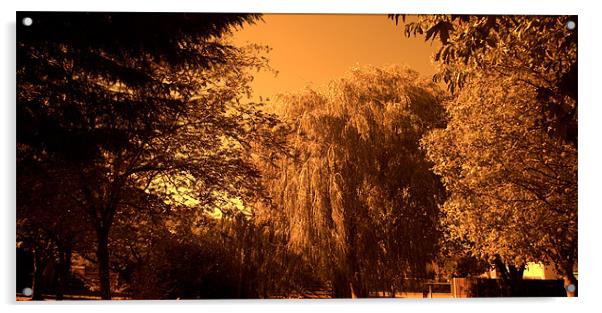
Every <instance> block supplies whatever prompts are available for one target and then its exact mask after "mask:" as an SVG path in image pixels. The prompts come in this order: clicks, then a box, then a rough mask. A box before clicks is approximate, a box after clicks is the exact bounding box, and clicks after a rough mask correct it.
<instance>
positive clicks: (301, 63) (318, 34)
mask: <svg viewBox="0 0 602 313" xmlns="http://www.w3.org/2000/svg"><path fill="white" fill-rule="evenodd" d="M263 19H264V22H258V23H257V24H255V25H250V26H246V27H245V28H243V29H242V30H241V31H238V32H236V33H234V35H233V38H232V40H233V41H234V43H235V44H244V43H247V42H252V43H258V44H266V45H268V46H270V47H271V48H272V49H273V50H272V51H271V52H270V53H269V55H268V57H269V58H270V64H271V66H272V67H273V68H274V69H276V70H277V71H279V74H278V76H277V77H273V74H271V73H259V74H257V75H256V76H255V81H254V82H253V84H252V87H253V89H254V94H255V96H263V97H273V96H274V95H275V94H278V93H282V92H288V91H294V90H299V89H302V88H303V87H305V86H307V85H311V86H315V87H319V86H321V85H324V84H326V83H328V82H329V81H330V80H332V79H335V78H338V77H341V76H343V75H344V73H345V72H346V71H347V70H348V69H350V68H351V67H352V66H354V65H355V64H359V65H375V66H381V65H387V64H406V65H408V66H409V67H411V68H413V69H415V70H417V71H419V72H420V73H422V74H424V75H428V76H429V77H430V76H432V75H433V73H434V71H435V68H434V67H433V65H432V64H431V55H432V54H433V51H434V49H435V48H436V47H437V44H436V43H431V42H430V41H429V42H425V41H424V38H421V37H418V38H406V37H405V35H404V32H403V26H402V25H398V26H395V22H394V21H392V20H390V19H388V18H387V16H386V15H334V14H266V15H264V16H263ZM400 23H401V20H400Z"/></svg>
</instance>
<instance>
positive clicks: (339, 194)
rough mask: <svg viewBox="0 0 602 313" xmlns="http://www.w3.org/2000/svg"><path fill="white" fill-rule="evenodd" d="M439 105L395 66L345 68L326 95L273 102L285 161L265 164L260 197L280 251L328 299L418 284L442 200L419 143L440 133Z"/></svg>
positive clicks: (434, 90)
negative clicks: (283, 240) (283, 128)
mask: <svg viewBox="0 0 602 313" xmlns="http://www.w3.org/2000/svg"><path fill="white" fill-rule="evenodd" d="M444 96H445V94H444V93H443V92H442V91H440V89H439V88H438V87H437V86H436V85H434V84H433V83H432V82H430V81H429V80H426V79H423V78H421V77H420V76H419V75H418V74H417V73H416V72H414V71H412V70H409V69H406V68H403V67H398V66H396V67H388V68H375V67H367V68H354V69H352V70H351V71H350V73H349V74H348V75H347V76H345V77H344V78H341V79H339V80H336V81H333V82H332V83H331V84H330V85H329V86H328V89H327V90H326V91H316V90H311V89H306V90H304V91H302V92H300V93H297V94H289V95H286V96H282V97H281V98H280V106H279V112H278V114H279V115H280V116H281V117H282V118H283V120H285V121H287V122H288V123H289V125H290V127H291V134H290V138H289V140H290V141H289V142H290V144H291V146H292V147H291V151H292V152H291V155H290V156H289V157H286V158H283V159H280V160H279V161H277V162H275V163H274V164H273V166H272V171H273V172H274V173H278V175H276V176H275V177H273V179H272V181H271V182H269V189H270V192H271V193H272V198H273V202H274V205H275V206H277V207H278V210H276V211H277V212H279V213H278V214H281V215H282V217H283V218H282V220H283V221H284V222H282V223H281V226H283V227H285V228H286V230H285V233H286V236H287V245H288V249H289V250H290V251H293V252H294V253H297V254H299V255H302V256H303V258H304V260H305V262H308V263H310V264H312V266H313V269H314V273H313V274H314V276H315V277H316V279H320V280H322V281H323V282H329V283H331V284H332V289H333V291H334V296H336V297H351V296H359V297H362V296H367V295H368V291H373V290H384V289H383V288H386V289H387V290H399V289H400V288H402V285H403V281H404V278H420V277H425V276H426V275H427V271H426V264H427V263H428V262H429V261H430V260H432V259H433V257H434V255H435V252H436V249H437V242H438V238H439V236H440V231H439V229H438V227H437V224H438V222H437V220H438V209H437V208H438V204H440V203H442V201H443V200H444V193H443V188H442V185H441V183H440V181H439V179H438V177H437V176H435V175H434V174H433V173H432V172H431V171H430V167H431V164H430V163H429V162H428V161H426V159H425V154H424V152H423V151H422V150H421V149H420V144H419V142H420V139H421V138H422V136H423V134H425V133H426V132H428V131H429V130H431V129H434V128H439V127H443V126H444V124H445V116H444V113H443V112H444V111H443V109H442V107H441V105H440V103H441V101H442V100H443V98H444ZM274 214H277V213H274Z"/></svg>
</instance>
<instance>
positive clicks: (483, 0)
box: [0, 0, 602, 313]
mask: <svg viewBox="0 0 602 313" xmlns="http://www.w3.org/2000/svg"><path fill="white" fill-rule="evenodd" d="M8 1H10V0H8ZM8 1H7V0H3V1H2V2H1V4H0V6H1V10H0V16H1V18H2V24H1V25H2V31H1V34H2V40H1V42H0V44H1V45H2V48H1V50H0V51H1V53H0V61H1V62H2V64H1V66H0V69H1V70H0V71H1V72H2V75H1V82H0V88H1V89H0V90H1V91H0V95H2V98H1V99H2V100H4V101H3V102H2V103H1V104H0V108H1V110H2V111H1V112H0V116H1V118H2V122H1V123H0V127H1V131H0V134H1V135H0V146H1V147H2V149H3V150H2V153H1V154H0V158H1V162H0V164H2V170H3V171H2V172H1V173H2V180H1V184H2V185H1V186H0V192H1V193H2V197H1V198H2V199H4V200H5V201H3V202H4V203H3V204H4V205H3V207H2V208H3V210H2V212H3V214H4V216H3V218H2V219H1V220H2V223H3V225H2V226H3V227H1V230H0V233H1V234H2V240H1V241H0V242H1V249H0V251H1V252H0V254H2V257H1V258H0V268H1V270H2V273H1V275H0V277H2V283H0V291H1V292H0V294H1V295H2V305H3V306H4V308H3V309H7V311H13V310H14V311H16V310H19V311H31V312H37V313H39V312H40V311H44V312H46V311H58V312H63V311H68V312H71V311H76V312H79V311H81V310H86V311H90V312H96V311H101V310H103V311H104V310H106V309H109V310H118V311H131V310H148V311H150V312H163V311H165V310H172V309H175V310H177V311H181V310H183V311H195V312H196V311H214V310H215V311H223V310H224V309H226V310H229V309H232V310H237V311H245V312H248V311H250V312H281V311H286V312H306V311H320V312H324V311H331V310H333V309H343V310H346V311H350V312H364V311H366V310H378V311H379V312H380V311H401V310H405V311H408V312H414V311H424V310H426V311H436V312H450V311H460V312H466V311H467V312H483V311H487V312H491V311H493V312H508V311H510V310H517V309H518V310H521V311H523V310H524V311H532V312H533V311H542V312H546V313H547V312H573V311H578V310H583V309H593V308H594V307H596V306H599V305H598V301H597V300H598V299H599V298H600V299H602V297H600V296H599V293H600V291H601V290H602V288H601V287H602V285H601V284H602V277H601V276H600V268H602V265H601V264H600V261H601V260H602V258H600V256H601V254H600V252H598V249H599V247H600V240H599V239H600V238H602V236H601V233H600V229H601V228H602V226H601V225H600V223H601V221H602V218H601V217H602V216H601V214H600V213H599V212H600V210H601V209H602V205H600V197H597V195H598V194H599V193H600V192H599V187H598V186H599V185H602V184H600V183H599V181H600V178H602V175H601V174H602V173H601V172H600V165H599V164H600V160H602V156H601V155H600V148H599V144H600V142H602V141H601V140H600V139H599V136H598V135H601V132H600V128H599V126H598V125H600V123H601V121H600V118H602V114H601V113H602V112H601V111H602V110H601V106H602V101H600V100H599V98H600V93H599V92H596V91H598V90H600V86H599V83H598V82H599V81H600V79H599V77H600V75H601V74H602V68H601V67H600V57H599V56H598V55H602V49H601V45H600V40H599V39H600V38H601V37H602V36H600V33H599V27H600V23H599V21H600V19H601V17H602V15H601V14H602V12H601V11H600V10H597V9H599V8H597V7H596V4H595V3H596V1H585V0H583V1H579V0H577V1H575V0H564V1H560V0H502V1H497V0H495V1H494V0H454V1H444V0H397V1H391V0H389V1H386V0H372V1H357V0H331V1H327V0H303V1H301V0H294V1H286V0H264V1H261V0H255V1H251V0H219V1H203V0H196V1H195V0H166V1H159V0H138V1H133V0H99V1H81V0H79V1H77V0H72V1H64V0H52V1H48V0H35V1H31V0H30V1H11V2H10V3H7V2H8ZM17 10H21V11H53V10H62V11H162V12H167V11H170V12H260V13H307V12H320V13H456V14H475V13H479V14H578V15H579V47H578V49H579V61H580V64H581V67H580V69H579V71H580V73H579V80H580V81H579V95H580V98H581V105H580V114H579V116H580V121H579V130H580V140H579V235H580V250H579V256H580V258H579V270H580V273H579V274H580V275H579V276H580V277H579V278H580V281H579V285H580V286H579V289H580V290H579V291H580V296H579V298H578V299H513V300H508V299H455V300H453V301H449V300H447V301H445V300H442V299H433V300H427V301H424V300H411V299H402V300H396V301H391V300H377V301H374V300H361V301H357V302H351V301H348V300H347V301H346V300H329V301H311V300H304V301H245V300H233V301H201V302H197V301H184V302H182V303H179V305H178V306H177V307H174V308H172V307H171V305H173V304H174V302H161V301H143V302H133V301H128V302H118V303H117V302H111V303H106V304H104V305H98V303H97V302H96V303H89V302H88V303H83V304H81V303H66V304H64V305H56V304H54V303H46V305H44V306H43V307H42V306H39V305H40V304H21V303H19V304H15V302H14V277H15V276H14V266H15V261H14V236H15V232H14V230H15V225H14V221H15V213H14V208H15V200H14V199H15V188H14V185H15V183H14V179H15V166H14V164H15V148H14V147H15V109H14V105H15V72H14V69H15V35H14V32H15V11H17ZM81 305H85V307H81ZM3 311H4V310H3Z"/></svg>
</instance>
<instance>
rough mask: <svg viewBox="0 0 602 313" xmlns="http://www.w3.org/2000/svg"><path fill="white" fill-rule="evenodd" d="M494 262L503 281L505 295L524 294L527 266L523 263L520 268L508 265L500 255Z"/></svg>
mask: <svg viewBox="0 0 602 313" xmlns="http://www.w3.org/2000/svg"><path fill="white" fill-rule="evenodd" d="M494 264H495V267H496V269H497V271H498V273H499V275H500V279H501V282H502V287H503V296H506V297H517V296H523V288H522V282H523V272H524V270H525V266H524V265H521V266H519V267H518V268H517V267H515V266H514V265H508V266H506V265H505V264H504V263H503V262H502V260H501V259H500V258H499V257H497V258H496V259H495V261H494Z"/></svg>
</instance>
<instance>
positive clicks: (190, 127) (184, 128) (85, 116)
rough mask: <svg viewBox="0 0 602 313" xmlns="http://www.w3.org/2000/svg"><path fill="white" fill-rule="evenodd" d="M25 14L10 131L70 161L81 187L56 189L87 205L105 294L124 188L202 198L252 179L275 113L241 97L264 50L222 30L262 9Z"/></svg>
mask: <svg viewBox="0 0 602 313" xmlns="http://www.w3.org/2000/svg"><path fill="white" fill-rule="evenodd" d="M25 16H28V17H31V18H32V19H33V21H34V24H33V25H32V26H29V27H26V26H23V25H20V26H18V32H17V142H18V145H21V146H24V147H27V149H28V151H29V153H31V155H32V156H31V158H30V159H32V160H46V159H51V160H54V164H55V165H57V166H59V165H58V164H65V163H67V164H69V165H70V170H71V173H70V175H71V177H74V180H75V181H74V183H76V186H77V187H75V188H71V189H70V190H61V191H60V192H62V193H66V194H67V193H69V194H71V195H72V197H73V198H75V199H77V200H78V202H79V205H80V206H81V207H82V208H83V209H84V210H85V212H87V215H88V217H89V220H90V222H91V226H92V228H93V229H94V230H95V233H96V257H97V262H98V269H99V281H100V290H101V297H102V298H103V299H110V297H111V293H110V270H109V269H110V262H109V256H110V253H109V248H108V247H109V239H110V237H109V234H110V230H111V226H112V225H113V223H114V220H115V219H116V218H120V212H121V210H122V208H123V207H124V206H128V205H130V204H131V203H128V202H127V201H124V198H126V197H125V193H127V192H128V190H131V189H137V190H143V191H145V192H148V193H150V194H157V195H162V196H163V197H165V199H166V200H165V201H172V202H174V201H176V202H177V201H193V203H194V204H195V205H197V206H199V207H209V206H211V205H212V204H215V203H216V202H217V201H220V200H223V199H227V198H228V197H240V198H243V199H244V198H248V197H250V196H251V195H252V194H253V193H254V191H255V190H256V189H257V185H256V184H254V179H255V178H256V177H257V176H258V173H257V171H256V170H255V169H254V168H253V166H252V165H251V164H250V162H248V160H246V156H245V153H243V150H244V148H245V147H246V146H248V143H249V142H251V141H253V142H260V141H262V140H263V139H265V138H267V136H269V133H268V132H265V131H263V130H265V129H269V127H271V126H272V125H273V124H274V123H275V119H274V118H273V117H272V116H270V115H266V114H263V113H261V112H260V111H258V109H257V105H256V104H243V103H242V101H241V98H242V97H243V96H244V95H248V94H249V93H250V90H249V87H248V82H249V81H250V79H251V76H250V75H249V73H248V71H249V70H251V69H257V68H260V67H262V66H263V65H264V64H265V60H264V59H262V58H260V57H257V56H256V54H255V52H254V51H251V50H249V49H242V48H236V47H233V46H231V45H229V44H227V43H225V42H224V41H223V40H221V39H220V36H221V35H223V34H226V33H228V32H229V31H230V30H231V29H232V28H234V27H241V26H242V25H244V24H245V23H252V22H254V21H256V20H258V18H259V16H258V15H246V14H243V15H241V14H180V13H177V14H176V13H144V14H141V13H50V12H19V13H18V14H17V20H19V21H20V20H21V19H22V18H23V17H25ZM255 48H257V47H255ZM19 157H20V156H19V155H18V158H19ZM23 166H26V165H24V164H23V163H18V171H20V170H21V169H22V167H23ZM49 179H50V180H52V178H49ZM183 193H184V194H185V195H183ZM124 218H127V217H124Z"/></svg>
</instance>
